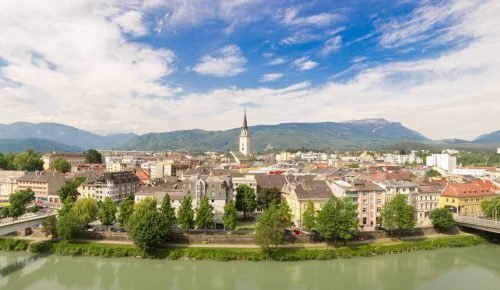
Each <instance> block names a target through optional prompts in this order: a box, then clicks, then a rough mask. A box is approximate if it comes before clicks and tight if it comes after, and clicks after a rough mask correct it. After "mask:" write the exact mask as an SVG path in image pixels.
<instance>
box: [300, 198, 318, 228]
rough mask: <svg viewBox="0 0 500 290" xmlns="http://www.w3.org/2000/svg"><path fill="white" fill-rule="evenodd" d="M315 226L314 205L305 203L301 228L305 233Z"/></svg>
mask: <svg viewBox="0 0 500 290" xmlns="http://www.w3.org/2000/svg"><path fill="white" fill-rule="evenodd" d="M315 226H316V211H315V210H314V203H313V202H312V201H310V200H309V201H307V206H306V210H305V211H304V213H303V214H302V228H303V229H304V230H306V231H312V230H313V229H314V228H315Z"/></svg>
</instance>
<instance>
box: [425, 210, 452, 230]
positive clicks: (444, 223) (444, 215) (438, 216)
mask: <svg viewBox="0 0 500 290" xmlns="http://www.w3.org/2000/svg"><path fill="white" fill-rule="evenodd" d="M430 218H431V221H432V225H433V226H434V227H435V228H437V229H440V230H444V229H448V228H451V227H452V226H454V225H455V220H454V219H453V215H452V214H451V212H450V211H449V210H448V209H447V208H436V209H434V210H433V211H432V212H431V215H430Z"/></svg>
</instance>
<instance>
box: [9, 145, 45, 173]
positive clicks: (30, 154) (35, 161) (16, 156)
mask: <svg viewBox="0 0 500 290" xmlns="http://www.w3.org/2000/svg"><path fill="white" fill-rule="evenodd" d="M0 168H1V169H5V170H26V171H35V170H43V161H42V154H41V153H40V152H37V151H35V150H33V149H26V150H25V151H24V152H22V153H9V154H2V153H0Z"/></svg>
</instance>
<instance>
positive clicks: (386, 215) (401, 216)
mask: <svg viewBox="0 0 500 290" xmlns="http://www.w3.org/2000/svg"><path fill="white" fill-rule="evenodd" d="M415 213H416V211H415V208H414V207H413V206H411V205H409V204H408V203H407V198H406V196H404V195H402V194H396V195H395V196H394V198H393V199H392V200H391V201H389V202H387V203H386V204H385V205H384V210H383V211H382V225H383V226H384V228H386V229H388V230H389V231H393V230H397V231H398V233H399V237H401V234H402V232H403V230H412V229H414V228H415Z"/></svg>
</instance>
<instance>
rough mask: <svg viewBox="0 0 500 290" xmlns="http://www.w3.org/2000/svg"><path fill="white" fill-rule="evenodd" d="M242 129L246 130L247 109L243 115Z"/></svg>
mask: <svg viewBox="0 0 500 290" xmlns="http://www.w3.org/2000/svg"><path fill="white" fill-rule="evenodd" d="M243 129H244V130H248V125H247V109H246V108H245V113H244V115H243Z"/></svg>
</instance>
